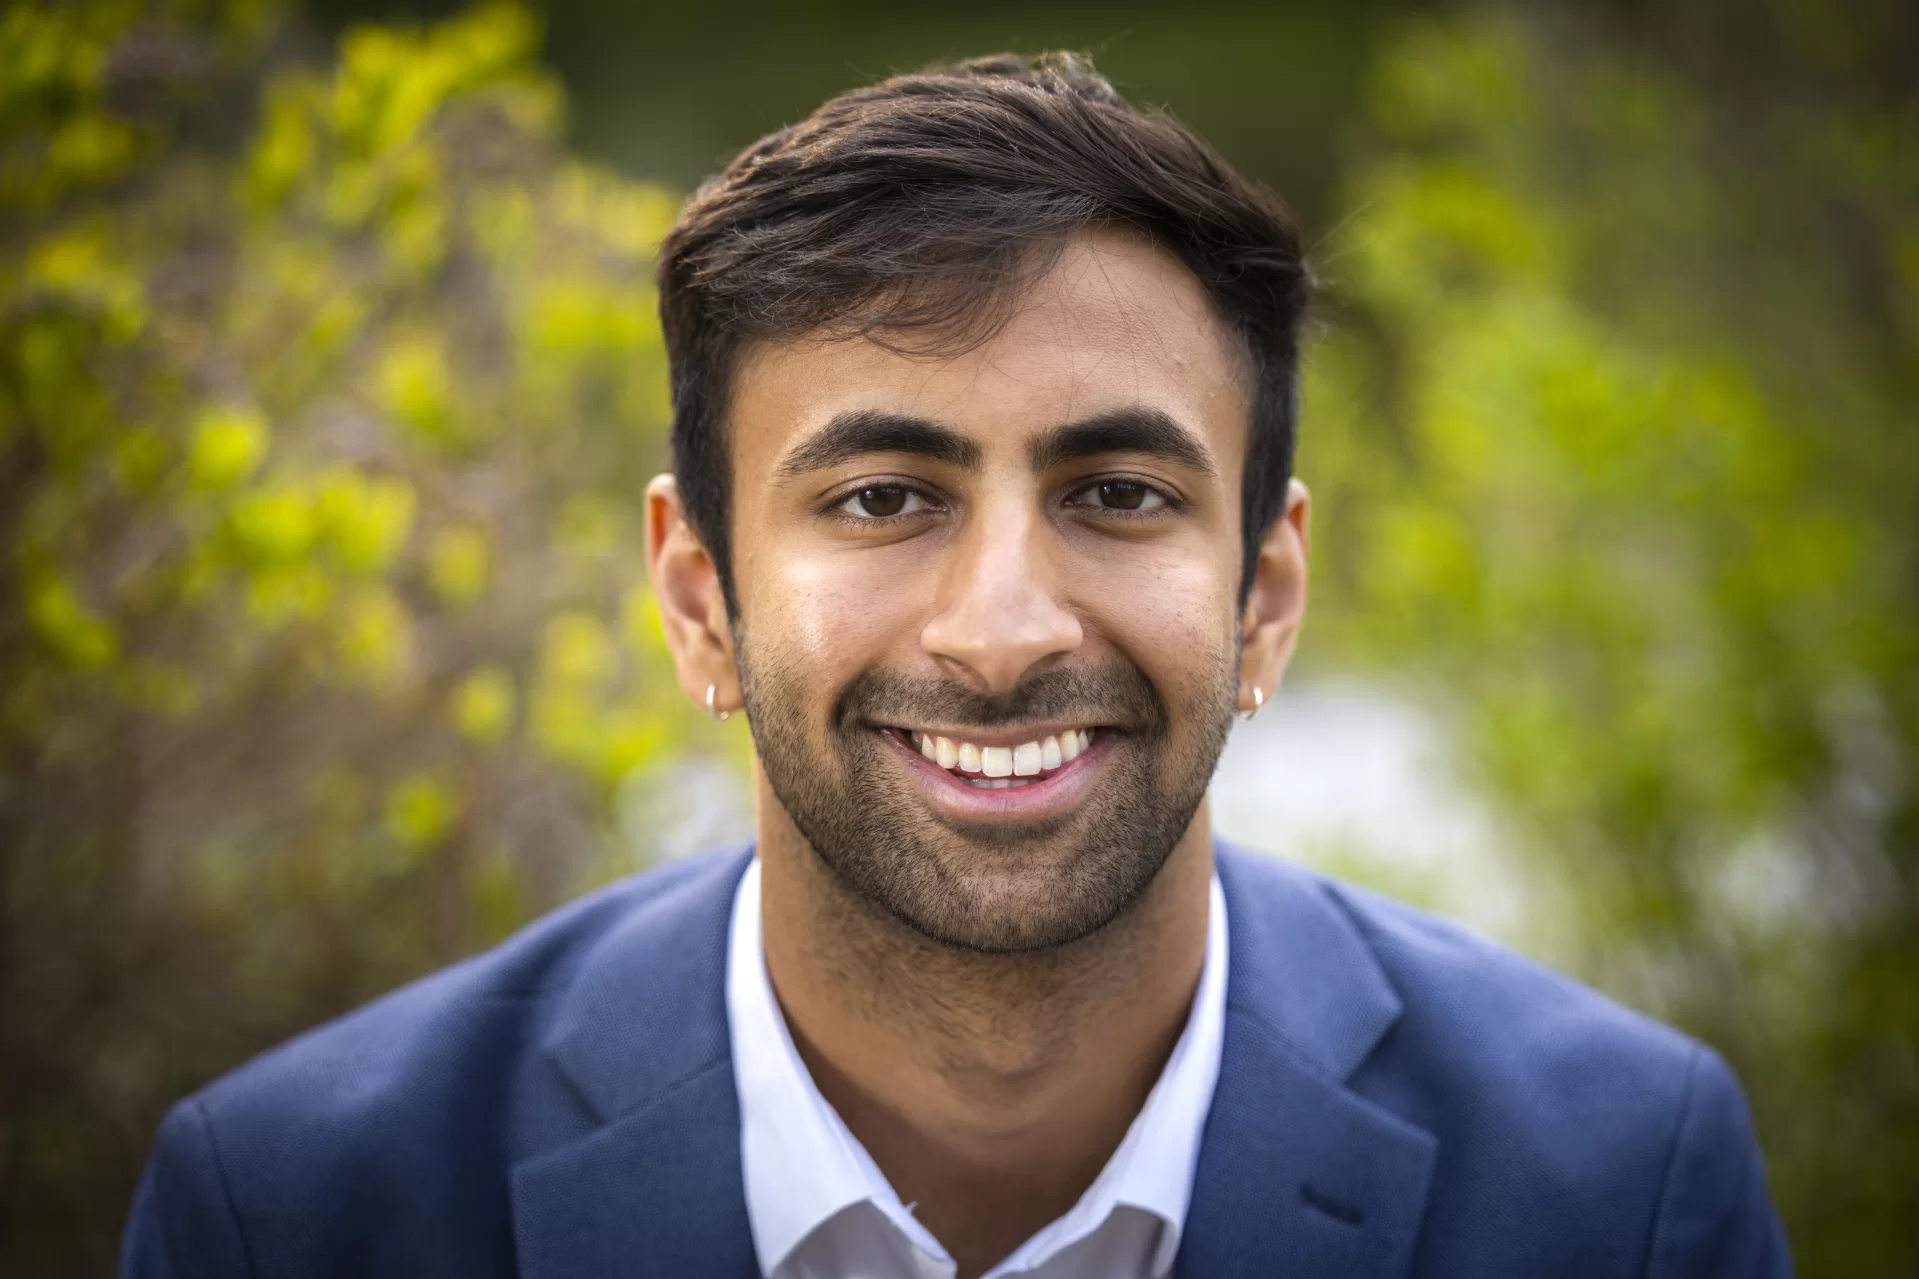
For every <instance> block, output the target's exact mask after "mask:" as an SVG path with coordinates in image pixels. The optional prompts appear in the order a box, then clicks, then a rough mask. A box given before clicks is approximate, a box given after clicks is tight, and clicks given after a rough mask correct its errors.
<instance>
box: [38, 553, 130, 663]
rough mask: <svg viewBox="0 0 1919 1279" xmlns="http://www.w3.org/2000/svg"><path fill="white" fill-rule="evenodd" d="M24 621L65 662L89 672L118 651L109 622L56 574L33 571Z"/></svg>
mask: <svg viewBox="0 0 1919 1279" xmlns="http://www.w3.org/2000/svg"><path fill="white" fill-rule="evenodd" d="M26 604H27V621H28V623H29V624H30V625H31V626H32V627H33V631H34V634H36V635H38V636H39V637H40V639H41V641H42V642H43V643H45V644H46V645H47V647H48V648H50V649H51V650H52V651H53V653H54V654H55V655H56V656H57V657H58V658H59V659H60V660H61V661H62V662H64V663H65V664H66V665H68V666H70V667H72V668H73V669H75V670H80V671H93V670H98V669H99V668H101V667H103V666H105V665H106V664H107V663H108V662H111V661H112V660H113V659H114V657H115V655H116V654H117V653H118V652H119V640H118V637H117V636H116V635H115V634H114V631H113V627H112V625H111V624H110V623H109V622H108V621H107V620H106V619H105V618H104V617H102V616H101V615H100V614H99V613H98V612H96V611H95V610H94V609H92V608H90V607H88V606H87V605H86V604H85V603H84V602H83V601H82V600H81V599H80V596H79V595H78V593H76V592H75V590H74V589H73V584H72V583H71V582H69V581H67V579H66V578H64V577H61V576H60V575H59V574H57V573H53V572H47V571H42V572H40V573H37V574H34V575H33V576H32V578H31V580H30V581H29V583H28V585H27V599H26Z"/></svg>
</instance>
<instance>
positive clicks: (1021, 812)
mask: <svg viewBox="0 0 1919 1279" xmlns="http://www.w3.org/2000/svg"><path fill="white" fill-rule="evenodd" d="M882 735H883V736H885V737H886V738H888V739H889V740H890V741H891V742H892V743H893V746H894V748H895V749H897V750H898V751H899V753H900V754H901V756H903V757H904V759H905V761H906V766H907V771H908V772H910V773H911V774H912V775H913V777H914V778H915V780H917V781H918V782H919V783H920V787H921V789H923V790H924V791H925V792H926V794H927V798H929V799H931V800H932V801H933V803H934V804H935V805H936V806H938V807H940V808H942V809H945V810H946V811H947V812H949V813H951V814H952V815H953V816H955V817H959V818H964V819H967V820H971V821H1035V820H1039V819H1043V818H1047V817H1057V816H1059V815H1060V814H1062V813H1066V812H1070V811H1071V810H1072V809H1073V808H1074V807H1075V806H1076V805H1078V804H1079V802H1080V801H1081V800H1082V799H1084V798H1085V797H1086V793H1087V791H1088V790H1090V789H1091V788H1092V785H1093V774H1094V771H1095V770H1096V769H1097V768H1098V766H1099V762H1100V761H1101V760H1102V759H1104V758H1105V757H1106V752H1107V751H1108V750H1109V749H1110V748H1111V746H1112V742H1113V737H1114V734H1113V733H1112V732H1111V731H1110V730H1108V729H1103V728H1102V729H1099V730H1097V731H1095V732H1094V734H1093V741H1092V744H1091V745H1090V746H1088V747H1087V748H1086V749H1085V750H1083V751H1081V752H1080V753H1079V754H1078V755H1075V756H1074V757H1073V758H1072V759H1069V760H1067V761H1066V762H1065V763H1064V764H1061V765H1060V766H1059V768H1057V769H1056V770H1054V771H1053V772H1051V773H1049V774H1047V775H1046V776H1045V777H1041V778H1037V779H1035V780H1033V781H1030V782H1028V783H1027V784H1026V785H1024V786H1005V787H997V788H995V787H985V786H974V785H972V784H970V783H969V782H968V781H967V780H966V778H967V776H968V775H967V774H963V773H955V772H951V771H949V770H947V769H944V768H941V767H940V766H939V765H938V764H935V763H934V762H933V761H932V760H930V759H928V758H926V756H924V755H922V754H920V752H919V750H918V749H917V748H916V747H914V746H913V745H912V743H911V741H910V740H909V739H908V738H907V736H906V735H905V734H904V733H902V732H901V731H899V730H898V729H885V730H882Z"/></svg>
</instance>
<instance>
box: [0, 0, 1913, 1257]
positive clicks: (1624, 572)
mask: <svg viewBox="0 0 1919 1279" xmlns="http://www.w3.org/2000/svg"><path fill="white" fill-rule="evenodd" d="M1049 46H1070V47H1077V48H1083V49H1088V50H1090V51H1092V53H1093V54H1094V55H1095V57H1096V59H1097V61H1098V62H1099V64H1100V65H1101V67H1102V68H1103V69H1104V70H1105V71H1106V72H1107V73H1108V74H1109V75H1110V76H1111V77H1112V78H1113V79H1114V80H1115V81H1116V82H1117V83H1118V84H1119V85H1120V86H1121V88H1122V89H1123V90H1124V91H1125V92H1127V93H1128V94H1129V95H1130V96H1132V97H1133V98H1134V99H1135V100H1136V101H1141V102H1145V103H1159V104H1166V105H1168V106H1170V107H1171V109H1173V110H1174V111H1175V112H1176V113H1177V114H1179V115H1180V116H1181V117H1182V118H1184V119H1186V120H1187V121H1189V122H1190V123H1192V124H1193V125H1195V126H1196V127H1197V128H1198V129H1199V130H1200V131H1201V132H1202V133H1204V134H1206V135H1207V136H1208V137H1210V138H1211V139H1212V140H1214V141H1215V142H1216V143H1217V144H1218V145H1219V146H1220V147H1221V148H1222V149H1223V150H1224V151H1225V152H1226V153H1227V154H1228V156H1229V157H1231V158H1232V159H1234V160H1235V161H1236V162H1238V163H1239V164H1241V165H1242V166H1243V167H1244V168H1246V169H1247V170H1249V171H1250V172H1252V173H1254V174H1255V175H1257V176H1259V177H1261V178H1263V179H1265V180H1266V181H1268V182H1270V183H1271V184H1272V185H1274V186H1275V187H1276V188H1277V189H1279V190H1280V191H1281V192H1282V193H1283V194H1284V195H1285V196H1286V197H1287V198H1288V199H1289V200H1290V201H1291V202H1292V203H1293V205H1294V206H1295V207H1296V209H1298V211H1299V212H1300V215H1301V217H1302V219H1303V221H1304V223H1305V225H1306V227H1307V230H1308V232H1309V235H1310V238H1311V241H1312V243H1313V245H1314V255H1315V260H1316V263H1317V268H1318V271H1319V273H1320V275H1321V277H1322V279H1323V281H1324V285H1325V288H1324V292H1323V296H1322V299H1321V302H1320V306H1319V310H1318V313H1317V316H1316V319H1315V327H1314V334H1313V341H1312V350H1311V356H1310V371H1309V374H1308V378H1307V388H1306V407H1305V421H1304V434H1303V442H1302V450H1301V457H1300V463H1299V465H1300V470H1301V473H1302V474H1303V476H1304V477H1305V478H1306V479H1307V481H1308V482H1309V483H1310V484H1311V485H1312V486H1313V488H1314V491H1315V493H1316V496H1317V499H1318V505H1317V508H1316V517H1315V521H1316V522H1315V541H1314V547H1313V554H1314V571H1315V575H1316V582H1315V592H1316V593H1315V603H1314V611H1313V616H1312V618H1311V622H1310V625H1309V630H1308V635H1307V639H1306V642H1305V644H1304V647H1303V650H1302V652H1301V653H1300V656H1299V660H1298V663H1297V665H1296V668H1295V670H1294V672H1293V674H1292V676H1291V677H1289V683H1288V687H1287V689H1286V691H1285V693H1284V695H1283V696H1282V697H1281V698H1280V699H1279V701H1278V703H1277V704H1276V705H1275V706H1273V707H1272V708H1270V709H1269V710H1268V711H1267V712H1266V714H1265V715H1263V716H1262V717H1261V718H1260V719H1259V720H1257V721H1255V722H1254V723H1253V724H1252V725H1249V726H1246V727H1244V728H1242V729H1239V730H1237V735H1236V736H1235V738H1234V741H1233V743H1232V745H1231V747H1230V748H1229V752H1228V755H1227V758H1226V760H1225V761H1224V763H1223V765H1222V768H1221V772H1220V775H1219V779H1218V783H1217V786H1216V790H1215V800H1216V804H1217V810H1218V813H1219V823H1220V825H1221V827H1222V828H1223V829H1224V830H1226V831H1227V832H1228V833H1229V834H1232V835H1234V836H1236V837H1238V838H1241V839H1243V840H1246V841H1247V842H1250V843H1253V844H1255V845H1258V846H1260V847H1263V848H1267V849H1270V850H1272V851H1273V852H1274V853H1275V854H1276V855H1283V856H1291V857H1298V858H1302V859H1305V860H1308V861H1311V862H1314V863H1316V864H1320V865H1324V866H1328V867H1331V868H1333V869H1335V870H1337V871H1339V872H1341V873H1344V874H1348V875H1351V876H1354V877H1356V878H1359V879H1361V880H1364V881H1366V882H1369V883H1373V884H1377V885H1380V886H1383V887H1385V888H1386V889H1387V890H1388V891H1391V892H1394V893H1397V894H1399V895H1401V896H1404V897H1408V898H1410V899H1413V900H1416V901H1420V902H1423V903H1425V904H1428V905H1430V906H1432V907H1433V908H1435V909H1438V910H1440V911H1442V912H1444V913H1446V914H1449V915H1451V916H1454V917H1456V918H1458V919H1461V920H1463V921H1464V922H1466V923H1467V924H1469V925H1470V926H1472V927H1475V928H1478V929H1481V930H1483V931H1486V932H1488V933H1490V934H1492V935H1494V936H1497V937H1499V938H1501V939H1502V940H1505V941H1507V942H1510V943H1511V944H1514V945H1517V946H1519V947H1521V948H1522V949H1524V950H1526V951H1528V952H1530V953H1532V954H1535V955H1537V956H1539V957H1540V958H1542V959H1544V960H1546V961H1547V962H1550V963H1553V964H1555V965H1558V966H1560V967H1563V968H1565V969H1568V970H1570V971H1572V972H1574V973H1576V974H1578V975H1580V976H1581V977H1583V978H1585V979H1586V980H1589V981H1591V982H1594V983H1596V984H1597V985H1599V986H1600V987H1602V988H1604V989H1605V990H1607V991H1609V992H1611V993H1612V994H1614V995H1615V996H1616V997H1618V998H1619V999H1621V1000H1623V1001H1625V1002H1627V1003H1629V1004H1632V1005H1634V1006H1636V1007H1639V1008H1643V1009H1645V1010H1647V1011H1649V1012H1651V1013H1653V1014H1655V1015H1657V1016H1660V1017H1663V1018H1666V1019H1669V1020H1672V1021H1674V1022H1676V1023H1678V1024H1680V1025H1682V1026H1684V1027H1686V1028H1688V1029H1689V1030H1691V1031H1692V1032H1694V1033H1696V1034H1698V1035H1700V1036H1701V1037H1703V1038H1704V1039H1706V1040H1708V1041H1709V1042H1711V1043H1712V1044H1713V1045H1715V1046H1716V1047H1717V1048H1719V1049H1720V1050H1721V1051H1722V1052H1723V1053H1724V1054H1725V1055H1726V1056H1727V1057H1728V1058H1729V1059H1730V1060H1731V1061H1732V1062H1733V1064H1734V1065H1735V1066H1736V1068H1737V1069H1738V1070H1739V1072H1740V1074H1741V1076H1742V1078H1743V1079H1744V1081H1745V1083H1746V1085H1747V1088H1748V1090H1749V1093H1750V1097H1751V1101H1752V1105H1753V1109H1754V1113H1755V1116H1756V1121H1757V1124H1758V1129H1759V1133H1760V1136H1761V1138H1762V1140H1763V1143H1764V1145H1765V1148H1766V1151H1767V1154H1768V1157H1769V1167H1770V1172H1771V1178H1772V1186H1773V1191H1774V1194H1775V1196H1776V1198H1777V1200H1778V1203H1779V1205H1780V1207H1781V1210H1782V1211H1783V1213H1784V1216H1785V1219H1786V1224H1787V1227H1788V1231H1789V1233H1790V1235H1791V1237H1792V1240H1793V1243H1794V1246H1795V1250H1796V1252H1797V1255H1798V1258H1799V1262H1800V1266H1801V1268H1802V1271H1803V1273H1805V1274H1807V1275H1809V1276H1816V1277H1817V1276H1869V1275H1871V1276H1876V1275H1886V1276H1893V1275H1912V1274H1915V1273H1919V929H1915V922H1916V921H1919V618H1916V617H1915V612H1919V421H1915V416H1916V414H1915V407H1916V406H1919V74H1915V73H1914V68H1915V67H1919V9H1915V8H1914V7H1913V6H1911V5H1910V4H1909V3H1904V2H1903V0H1886V2H1885V3H1880V4H1871V3H1825V2H1821V0H1739V2H1735V0H1672V2H1670V3H1661V4H1652V3H1622V2H1619V0H1614V2H1613V3H1606V4H1591V3H1585V4H1575V3H1570V2H1568V3H1563V4H1562V3H1549V2H1543V0H1542V2H1541V3H1536V4H1531V5H1525V6H1512V5H1499V4H1488V3H1470V2H1466V3H1455V4H1439V3H1410V2H1408V0H1368V2H1362V3H1331V2H1328V3H1323V4H1290V3H1266V4H1225V3H1205V2H1201V0H1187V2H1186V3H1182V4H1178V5H1174V4H1169V3H1160V4H1155V5H1150V6H1148V5H1136V4H1116V3H1101V4H1091V3H1088V4H1071V3H1063V2H1061V0H1044V2H1041V3H1021V4H1012V3H996V2H995V0H975V2H974V3H969V4H966V5H963V6H962V5H948V6H905V5H898V4H886V3H877V2H875V3H808V4H794V3H772V2H771V0H744V2H743V3H737V4H734V5H731V6H728V7H726V8H725V9H719V8H706V7H702V6H692V5H667V4H656V3H652V2H651V0H645V2H640V0H636V2H635V3H631V4H618V5H613V4H600V3H590V2H588V0H555V3H554V4H552V5H550V6H549V7H547V8H545V9H540V10H535V9H527V8H516V7H507V6H502V5H499V4H490V5H486V6H484V7H480V8H475V9H462V8H460V7H457V6H453V5H437V4H415V5H394V4H382V3H378V2H377V0H311V3H309V4H308V5H307V6H306V7H297V6H295V7H286V6H282V5H276V4H273V3H268V2H267V0H200V2H192V0H173V2H170V3H169V2H164V0H153V2H152V3H147V4H139V3H133V2H130V0H73V2H71V3H63V4H52V3H45V2H33V3H16V4H14V5H12V6H9V7H7V8H6V9H5V11H4V13H0V1270H4V1272H5V1273H6V1274H8V1275H9V1276H14V1277H16V1279H26V1277H28V1276H41V1275H49V1276H51V1275H60V1276H67V1275H82V1274H107V1273H109V1272H110V1271H111V1269H112V1267H113V1258H114V1254H115V1250H116V1246H117V1235H118V1231H119V1226H120V1223H121V1220H122V1218H123V1216H124V1213H125V1210H126V1206H127V1202H128V1198H129V1195H130V1193H131V1189H132V1186H133V1182H134V1179H135V1177H136V1175H137V1172H138V1169H139V1166H140V1164H141V1161H142V1159H143V1158H144V1156H145V1153H146V1149H147V1145H148V1142H149V1140H150V1137H151V1134H152V1131H153V1128H154V1125H155V1123H156V1122H157V1120H158V1118H159V1116H160V1114H161V1112H162V1111H163V1109H164V1107H165V1106H166V1105H167V1104H168V1103H169V1102H170V1101H171V1100H172V1099H173V1098H175V1097H177V1096H179V1095H181V1094H183V1093H185V1092H187V1091H189V1090H190V1089H192V1088H194V1087H196V1086H198V1085H200V1084H202V1083H204V1082H205V1081H206V1080H208V1079H209V1078H211V1077H213V1076H214V1075H216V1074H218V1073H219V1072H221V1071H222V1070H225V1069H227V1068H229V1067H231V1066H232V1065H234V1064H236V1063H238V1062H240V1061H242V1060H244V1059H245V1058H246V1057H248V1056H249V1055H251V1054H252V1053H254V1052H256V1051H258V1050H260V1049H261V1048H263V1047H265V1046H267V1045H269V1044H271V1043H273V1042H275V1041H277V1040H279V1039H282V1038H284V1037H286V1036H288V1035H290V1034H293V1033H295V1032H297V1031H299V1030H300V1029H302V1028H304V1027H307V1026H309V1025H312V1024H314V1023H316V1022H318V1021H320V1020H322V1019H324V1018H326V1017H328V1016H331V1015H333V1014H335V1013H338V1012H340V1011H342V1010H344V1009H346V1008H348V1007H350V1006H352V1005H354V1004H356V1003H359V1002H361V1001H363V1000H365V999H367V998H370V997H372V996H374V995H376V994H378V993H379V992H381V991H384V990H386V989H389V988H391V987H392V986H394V985H396V984H398V983H400V982H402V981H404V980H406V979H408V978H410V977H413V976H415V975H417V974H419V973H421V972H424V971H426V970H429V969H431V968H434V967H436V966H438V965H441V964H443V963H446V962H448V961H450V960H452V959H454V958H456V957H457V956H460V955H463V954H466V953H469V952H471V951H472V950H474V949H476V948H479V947H482V946H485V945H487V944H488V943H490V942H492V941H494V940H496V939H498V938H499V937H501V936H503V935H504V934H506V933H507V932H509V931H510V930H512V929H513V928H514V927H516V926H517V925H519V924H520V923H522V922H523V921H525V920H527V919H528V918H530V917H532V916H533V915H535V914H537V913H539V912H541V911H543V910H545V909H547V908H549V907H551V906H552V905H554V904H555V903H557V902H559V901H560V900H562V899H564V898H566V897H568V896H570V895H573V894H576V893H578V892H581V891H584V890H585V889H587V888H588V887H590V886H591V885H593V884H595V883H598V882H602V881H604V880H605V879H607V878H609V877H611V876H614V875H619V874H624V873H628V872H630V871H632V870H633V869H635V868H638V867H643V866H645V865H648V864H650V863H653V862H655V861H657V860H659V859H661V858H664V857H670V856H675V855H679V854H681V853H684V852H686V851H688V850H690V849H691V848H693V847H696V846H699V845H701V844H702V843H706V842H710V841H712V840H716V839H720V838H725V837H727V836H728V835H730V834H733V833H736V832H738V831H740V830H742V829H744V827H745V823H746V820H747V815H746V813H745V811H744V808H743V804H744V794H745V792H744V790H743V787H742V783H741V778H742V776H743V770H744V767H745V761H746V758H747V750H748V744H747V739H746V735H745V731H744V729H743V728H742V726H741V725H740V723H739V721H737V720H735V721H734V722H733V723H731V724H729V725H726V726H724V727H721V726H717V725H713V724H711V723H709V722H707V721H706V720H705V719H704V717H703V716H701V715H700V714H699V713H698V711H697V708H693V707H690V706H687V705H685V704H684V703H683V699H682V698H681V697H680V696H679V694H678V693H677V692H676V691H675V688H674V685H673V682H672V680H671V678H670V675H669V672H668V669H667V666H666V662H665V656H664V652H663V649H662V647H661V643H660V639H659V636H658V633H657V630H658V624H657V619H656V616H655V613H654V611H653V606H652V602H651V599H650V597H649V594H648V589H647V585H646V582H645V577H644V571H643V566H642V562H641V555H640V526H639V519H638V516H639V509H638V504H637V497H638V494H639V491H640V487H641V485H642V484H643V483H644V481H645V479H646V478H647V477H648V476H649V475H650V474H651V473H652V472H653V471H654V470H655V469H657V468H659V467H660V465H661V463H662V459H663V430H664V426H665V421H666V412H667V405H666V399H665V395H664V382H663V358H662V353H661V348H660V339H659V330H658V324H657V320H656V317H655V314H654V300H653V296H652V292H651V284H650V267H651V254H652V252H653V249H654V246H655V245H656V244H657V242H658V239H659V237H660V235H661V234H662V232H663V231H664V229H665V228H666V227H667V225H668V224H669V223H670V221H671V219H672V217H673V214H674V210H675V208H676V206H677V202H678V200H679V199H680V197H681V195H682V194H683V193H684V192H685V191H687V190H688V189H690V186H691V185H692V184H694V183H696V182H697V181H698V180H699V178H700V177H701V176H702V175H703V174H705V173H708V172H711V171H712V170H713V169H714V168H716V167H717V166H718V164H719V163H721V162H722V161H723V160H724V159H725V158H726V157H727V156H728V155H729V154H730V153H731V152H732V151H733V150H735V149H737V148H738V147H739V146H741V145H743V144H745V143H746V142H748V141H750V140H752V139H753V138H755V137H756V136H758V135H759V134H761V133H762V132H765V131H766V130H768V129H770V128H773V127H776V126H778V125H780V124H782V123H785V122H788V121H791V120H794V119H797V118H798V117H800V116H802V115H804V114H805V113H806V112H807V111H809V110H810V109H811V108H812V107H813V106H814V105H816V104H817V103H818V102H819V101H820V100H821V99H823V98H824V97H826V96H828V95H829V94H831V93H833V92H836V91H838V90H840V89H844V88H847V87H850V86H852V85H855V84H859V83H862V82H864V81H867V80H869V79H871V78H874V77H876V76H878V75H881V74H884V73H887V72H889V71H894V70H900V69H906V68H910V67H914V66H917V65H920V64H922V63H924V62H927V61H929V60H933V59H939V58H952V57H961V56H969V55H973V54H978V53H984V52H990V51H995V50H999V49H1002V48H1016V49H1024V50H1032V49H1037V48H1042V47H1049Z"/></svg>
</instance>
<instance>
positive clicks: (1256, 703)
mask: <svg viewBox="0 0 1919 1279" xmlns="http://www.w3.org/2000/svg"><path fill="white" fill-rule="evenodd" d="M1265 705H1266V694H1264V693H1262V692H1260V691H1259V685H1257V684H1255V685H1253V709H1251V710H1250V711H1241V712H1240V714H1239V718H1240V722H1241V723H1245V724H1250V723H1252V722H1253V716H1255V715H1257V714H1259V712H1260V709H1261V708H1262V707H1264V706H1265Z"/></svg>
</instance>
